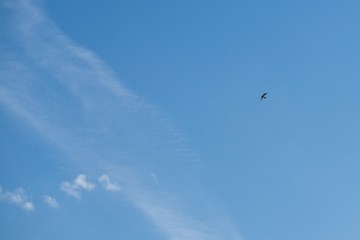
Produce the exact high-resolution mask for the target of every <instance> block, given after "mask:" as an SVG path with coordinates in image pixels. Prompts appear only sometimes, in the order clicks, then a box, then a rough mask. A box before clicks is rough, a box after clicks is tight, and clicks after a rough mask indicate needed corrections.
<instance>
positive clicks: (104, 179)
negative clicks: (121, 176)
mask: <svg viewBox="0 0 360 240" xmlns="http://www.w3.org/2000/svg"><path fill="white" fill-rule="evenodd" d="M99 182H100V183H101V185H102V186H103V188H104V189H105V190H106V191H120V190H121V187H120V185H118V184H117V183H115V182H111V181H110V179H109V176H108V175H105V174H104V175H102V176H101V177H100V178H99Z"/></svg>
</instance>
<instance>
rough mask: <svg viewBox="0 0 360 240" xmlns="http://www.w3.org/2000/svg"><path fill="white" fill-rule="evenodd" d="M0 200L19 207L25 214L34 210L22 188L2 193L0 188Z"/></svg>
mask: <svg viewBox="0 0 360 240" xmlns="http://www.w3.org/2000/svg"><path fill="white" fill-rule="evenodd" d="M0 200H5V201H8V202H10V203H13V204H15V205H17V206H19V207H21V208H22V209H23V210H24V211H26V212H32V211H34V210H35V207H34V204H33V203H32V202H31V201H30V200H29V196H28V195H27V194H26V191H25V190H24V188H22V187H19V188H16V189H15V190H14V191H13V192H11V191H5V192H3V190H2V188H0Z"/></svg>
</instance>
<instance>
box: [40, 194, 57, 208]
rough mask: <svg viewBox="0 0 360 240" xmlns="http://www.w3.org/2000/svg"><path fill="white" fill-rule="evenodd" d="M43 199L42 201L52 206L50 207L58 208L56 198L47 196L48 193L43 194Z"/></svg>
mask: <svg viewBox="0 0 360 240" xmlns="http://www.w3.org/2000/svg"><path fill="white" fill-rule="evenodd" d="M43 200H44V202H45V203H46V204H47V205H49V206H50V207H52V208H58V207H59V204H58V202H57V201H56V199H55V198H53V197H50V196H48V195H45V196H44V197H43Z"/></svg>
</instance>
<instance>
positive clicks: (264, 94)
mask: <svg viewBox="0 0 360 240" xmlns="http://www.w3.org/2000/svg"><path fill="white" fill-rule="evenodd" d="M266 95H267V93H263V94H262V95H261V98H260V101H262V100H263V99H266Z"/></svg>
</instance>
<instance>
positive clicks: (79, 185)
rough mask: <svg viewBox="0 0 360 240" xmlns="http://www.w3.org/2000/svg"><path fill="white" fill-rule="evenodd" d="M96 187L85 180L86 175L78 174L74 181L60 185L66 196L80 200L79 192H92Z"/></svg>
mask: <svg viewBox="0 0 360 240" xmlns="http://www.w3.org/2000/svg"><path fill="white" fill-rule="evenodd" d="M95 187H96V185H95V184H93V183H91V182H88V181H87V179H86V175H84V174H80V175H78V176H77V177H76V178H75V180H74V181H71V182H68V181H65V182H62V183H61V184H60V189H61V190H63V191H64V192H66V193H67V194H68V195H70V196H73V197H75V198H77V199H80V198H81V194H80V191H81V190H86V191H88V192H89V191H92V190H93V189H94V188H95Z"/></svg>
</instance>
